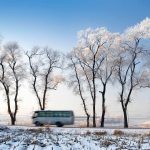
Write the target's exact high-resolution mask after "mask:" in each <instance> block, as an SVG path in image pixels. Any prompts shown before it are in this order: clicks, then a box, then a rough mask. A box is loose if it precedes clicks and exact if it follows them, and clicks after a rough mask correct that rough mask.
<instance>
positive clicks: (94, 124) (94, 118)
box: [93, 102, 96, 127]
mask: <svg viewBox="0 0 150 150" xmlns="http://www.w3.org/2000/svg"><path fill="white" fill-rule="evenodd" d="M93 127H96V111H95V102H93Z"/></svg>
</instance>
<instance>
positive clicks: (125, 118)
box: [123, 108, 128, 128]
mask: <svg viewBox="0 0 150 150" xmlns="http://www.w3.org/2000/svg"><path fill="white" fill-rule="evenodd" d="M123 115H124V128H128V117H127V109H126V108H123Z"/></svg>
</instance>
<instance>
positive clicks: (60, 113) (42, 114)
mask: <svg viewBox="0 0 150 150" xmlns="http://www.w3.org/2000/svg"><path fill="white" fill-rule="evenodd" d="M32 119H33V124H35V125H36V126H43V125H56V126H57V127H62V126H63V125H72V124H74V113H73V111H70V110H68V111H67V110H54V111H52V110H39V111H34V114H33V116H32Z"/></svg>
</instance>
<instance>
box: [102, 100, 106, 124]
mask: <svg viewBox="0 0 150 150" xmlns="http://www.w3.org/2000/svg"><path fill="white" fill-rule="evenodd" d="M105 112H106V110H105V102H104V101H103V104H102V116H101V127H104V121H105Z"/></svg>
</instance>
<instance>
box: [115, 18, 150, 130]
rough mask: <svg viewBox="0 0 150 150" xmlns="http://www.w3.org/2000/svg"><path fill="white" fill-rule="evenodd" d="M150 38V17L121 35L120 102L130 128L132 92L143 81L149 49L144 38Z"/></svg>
mask: <svg viewBox="0 0 150 150" xmlns="http://www.w3.org/2000/svg"><path fill="white" fill-rule="evenodd" d="M149 38H150V19H149V18H146V19H145V20H143V21H142V22H140V23H139V24H137V25H135V26H133V27H130V28H128V29H127V30H126V31H125V32H124V33H123V34H122V35H121V36H120V41H119V42H120V43H119V47H118V48H117V47H116V48H117V49H119V51H118V56H117V57H118V58H117V60H116V61H117V65H116V68H117V78H118V81H119V84H120V85H121V91H120V93H119V95H120V102H121V106H122V110H123V115H124V127H125V128H128V117H127V108H128V104H129V102H131V101H132V98H131V96H132V93H133V91H134V90H135V89H136V87H138V86H141V85H142V84H143V83H142V82H143V77H144V76H143V75H144V72H145V69H146V68H145V60H146V59H145V58H146V54H147V52H148V49H146V48H145V47H144V40H147V39H149Z"/></svg>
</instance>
